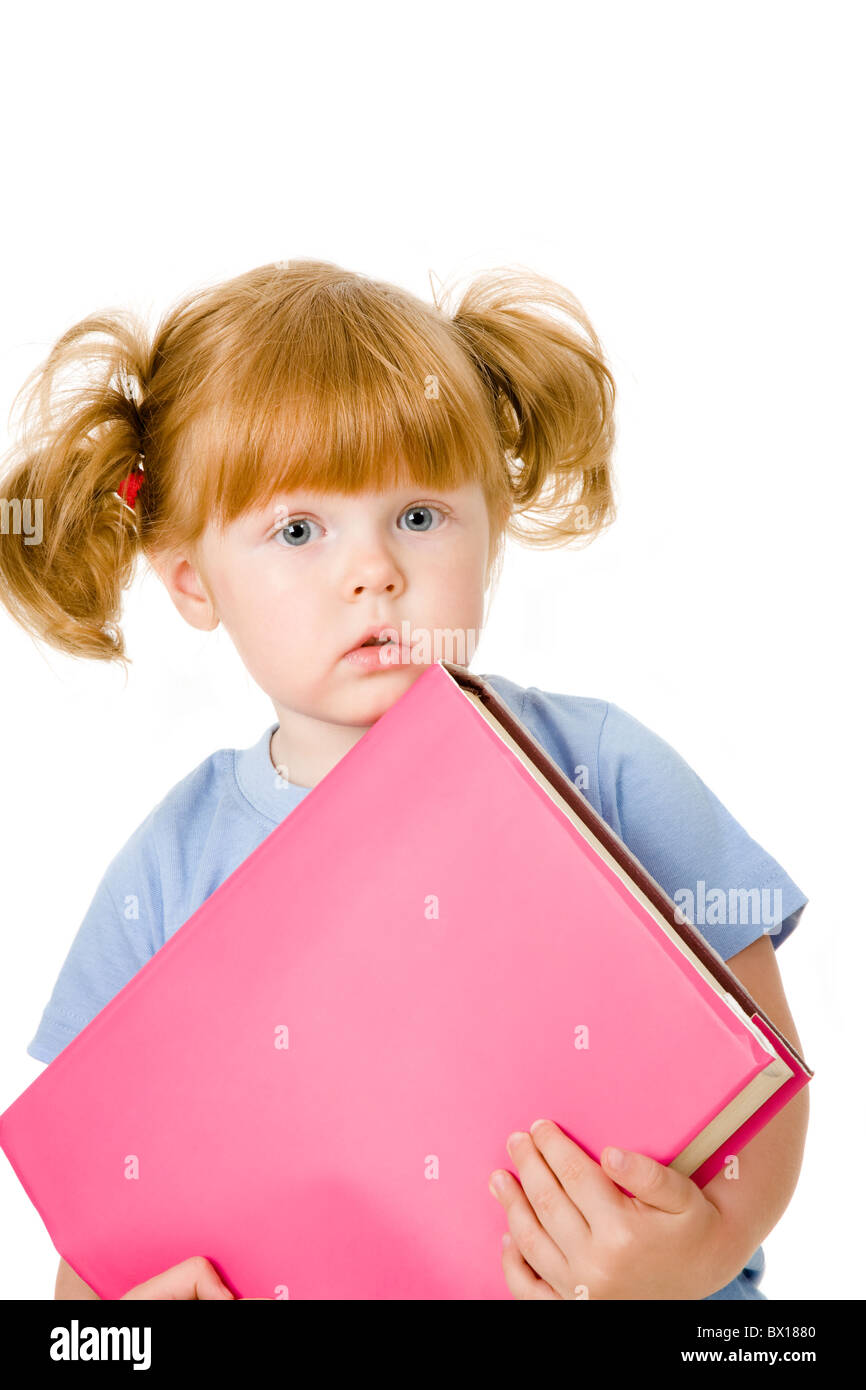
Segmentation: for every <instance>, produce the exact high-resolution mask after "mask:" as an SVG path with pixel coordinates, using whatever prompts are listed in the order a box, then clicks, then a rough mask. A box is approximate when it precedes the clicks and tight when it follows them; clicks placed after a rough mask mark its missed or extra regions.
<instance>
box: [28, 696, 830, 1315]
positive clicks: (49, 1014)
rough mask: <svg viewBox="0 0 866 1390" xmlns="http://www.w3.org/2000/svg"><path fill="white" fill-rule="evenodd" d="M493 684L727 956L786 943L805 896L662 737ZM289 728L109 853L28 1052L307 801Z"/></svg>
mask: <svg viewBox="0 0 866 1390" xmlns="http://www.w3.org/2000/svg"><path fill="white" fill-rule="evenodd" d="M484 679H485V680H487V681H489V682H490V684H491V685H492V686H493V687H494V689H495V690H496V692H497V693H498V694H499V696H500V697H501V698H502V699H503V700H504V701H505V703H506V704H507V705H508V706H509V708H510V709H511V710H512V712H513V713H514V714H515V715H516V716H517V718H518V719H519V720H520V721H521V722H522V723H523V724H525V725H526V726H527V728H528V729H529V730H530V732H531V733H532V734H534V735H535V737H536V738H537V739H538V741H539V743H541V744H542V746H543V747H544V748H545V749H546V750H547V752H548V754H549V755H550V757H551V758H553V760H554V762H555V763H556V764H557V766H558V767H559V768H560V769H561V770H562V771H563V772H564V773H565V775H566V776H567V777H568V778H570V779H571V780H572V781H573V782H574V784H575V785H576V786H577V787H579V789H580V790H581V791H582V792H583V794H584V795H585V796H586V797H588V799H589V800H590V801H591V802H592V805H593V806H594V807H595V809H596V810H597V811H598V812H599V813H600V814H601V815H602V816H603V817H604V819H605V820H606V821H607V823H608V825H610V827H611V828H612V829H613V830H614V831H615V832H616V834H617V835H618V836H619V837H620V839H621V840H623V842H624V843H625V844H626V845H627V846H628V848H629V849H630V850H631V851H632V853H633V854H634V855H635V856H636V857H637V858H638V859H639V860H640V861H641V863H642V864H643V865H644V867H645V868H646V869H647V870H648V871H649V873H650V874H651V875H652V877H653V878H654V879H655V880H656V881H657V882H658V883H659V884H660V885H661V886H662V888H664V889H665V891H666V892H667V893H668V894H669V895H670V897H671V898H673V900H674V902H675V903H676V904H677V905H678V906H679V907H680V910H681V911H682V913H683V915H684V916H685V917H687V918H688V919H689V921H691V922H693V923H694V925H695V927H696V928H697V929H698V931H700V933H701V935H702V936H703V937H704V938H705V940H706V941H708V942H709V944H710V945H711V946H712V947H713V948H714V949H715V950H716V951H718V953H719V955H720V956H721V957H722V958H723V959H724V960H727V959H729V958H730V957H731V956H734V955H736V954H737V952H738V951H742V950H743V949H744V948H745V947H746V946H748V945H749V944H750V943H751V942H752V941H755V940H757V938H758V937H759V936H761V935H762V934H764V933H766V934H768V935H769V936H770V940H771V941H772V943H773V946H774V947H775V948H778V946H779V944H780V942H782V941H784V940H785V939H786V938H787V937H788V936H789V935H790V934H791V932H792V931H793V930H794V928H795V927H796V925H797V923H798V921H799V919H800V915H801V913H802V911H803V908H804V907H805V905H806V903H807V901H808V899H807V898H806V896H805V894H804V893H803V892H802V891H801V890H800V889H799V888H798V887H797V885H796V883H794V882H793V880H792V879H790V878H789V877H788V875H787V874H786V873H785V871H784V869H782V867H781V866H780V865H779V864H778V863H777V862H776V860H775V859H773V858H772V857H771V856H770V855H769V854H768V853H767V852H766V851H765V850H764V849H762V848H761V846H760V845H758V844H757V843H756V842H755V841H754V840H753V839H751V838H750V836H749V835H747V833H746V831H745V830H744V829H743V827H742V826H741V825H740V824H739V823H738V822H737V821H736V820H735V819H734V818H733V816H732V815H731V814H730V812H729V811H727V810H726V809H725V807H724V806H723V805H722V804H721V802H720V801H719V800H718V798H717V797H716V796H715V795H714V794H713V793H712V792H711V791H710V789H709V787H707V786H705V784H704V783H703V782H702V781H701V779H700V777H698V775H697V774H696V773H695V772H694V771H693V770H692V769H691V768H690V767H689V765H688V763H686V762H685V760H684V759H683V758H682V757H680V755H679V754H678V753H677V752H676V751H675V750H674V749H673V748H672V747H671V746H670V744H668V743H666V742H665V741H664V739H662V738H660V737H659V736H658V735H657V734H654V733H652V732H651V730H649V729H648V728H646V727H645V726H644V725H643V724H641V723H640V722H639V720H637V719H635V718H634V717H633V716H632V715H630V714H627V713H626V712H625V710H622V709H620V708H619V707H618V706H617V705H615V704H613V703H611V702H610V701H607V700H595V699H590V698H587V697H583V696H578V695H560V694H552V693H550V692H548V691H543V690H538V689H536V688H535V687H534V686H530V687H529V688H527V689H524V688H523V687H521V686H518V685H515V684H514V682H513V681H510V680H507V679H506V678H505V677H504V676H495V675H487V676H485V677H484ZM278 727H279V724H278V723H274V724H270V725H269V726H268V728H267V729H266V730H265V732H264V733H263V734H262V736H261V738H260V739H258V740H257V742H256V743H254V744H253V745H252V746H251V747H249V748H244V749H237V748H220V749H218V750H217V751H216V752H215V753H212V754H211V755H210V757H208V758H205V760H204V761H203V762H201V763H199V765H198V767H195V768H193V770H192V771H191V772H190V773H188V775H187V776H186V777H184V778H183V779H182V780H181V781H180V782H178V783H177V784H176V786H174V787H172V789H171V790H170V791H169V792H168V793H167V794H166V796H164V797H163V799H162V801H160V802H159V803H158V805H157V806H155V807H154V809H153V810H152V811H151V812H150V814H149V815H148V816H147V817H146V818H145V820H144V821H142V823H141V824H140V825H139V826H138V828H137V829H136V830H134V831H133V833H132V835H131V836H130V837H129V839H128V840H127V842H126V844H125V845H124V846H123V847H122V848H121V849H120V851H119V852H118V853H117V854H116V855H115V856H114V858H113V859H112V860H111V862H110V864H109V865H108V868H107V869H106V871H105V874H104V875H103V878H102V881H101V882H100V884H99V886H98V888H97V889H96V892H95V894H94V897H93V900H92V902H91V904H90V906H89V908H88V909H87V912H86V914H85V916H84V920H83V921H82V923H81V925H80V927H79V928H78V931H77V933H76V936H75V938H74V940H73V942H72V945H71V947H70V949H69V952H68V954H67V956H66V959H65V961H64V962H63V965H62V967H61V969H60V972H59V974H58V976H57V980H56V983H55V985H54V989H53V991H52V994H51V998H50V999H49V1001H48V1003H47V1004H46V1006H45V1009H44V1011H43V1014H42V1018H41V1021H40V1023H39V1027H38V1028H37V1030H36V1033H35V1035H34V1037H33V1038H32V1040H31V1041H30V1043H29V1044H28V1046H27V1051H28V1053H29V1054H30V1056H31V1057H35V1058H36V1059H37V1061H40V1062H50V1061H52V1060H53V1059H54V1058H55V1057H56V1056H57V1054H58V1052H60V1051H62V1049H63V1048H64V1047H66V1045H67V1044H68V1043H69V1042H71V1041H72V1039H73V1038H74V1037H75V1036H76V1034H77V1033H78V1032H80V1030H81V1029H82V1028H83V1027H84V1026H85V1024H87V1023H89V1022H90V1020H91V1019H92V1018H94V1017H95V1016H96V1014H97V1013H99V1011H100V1010H101V1009H102V1008H104V1006H105V1005H106V1004H107V1003H108V1001H109V1000H110V999H112V998H113V997H114V995H115V994H117V992H118V990H120V989H122V987H123V986H124V985H125V984H126V983H127V981H129V980H130V979H131V978H132V976H133V975H134V974H135V973H136V971H138V970H139V969H140V968H141V966H142V965H144V963H145V962H146V961H147V960H148V959H149V958H150V957H151V956H152V955H153V954H154V952H156V951H158V950H159V948H160V947H161V946H163V945H164V944H165V942H166V941H167V940H168V939H169V937H170V936H172V935H173V933H174V932H176V931H177V929H178V927H180V926H182V925H183V923H184V922H186V921H187V920H188V919H189V918H190V917H191V916H192V914H193V913H194V912H195V910H196V909H197V908H198V907H199V906H200V905H201V904H202V903H203V902H204V900H205V899H206V898H207V897H209V896H210V894H211V893H213V892H214V890H215V889H216V888H218V887H219V885H220V884H221V883H222V882H223V880H224V879H226V878H228V876H229V874H231V873H232V872H233V871H234V870H235V869H236V868H237V867H238V865H239V864H241V863H242V862H243V860H244V859H246V858H247V856H248V855H249V854H251V853H252V851H253V850H254V849H255V848H256V847H257V845H259V844H260V843H261V841H262V840H264V839H265V837H266V836H267V835H269V834H270V833H271V831H272V830H273V829H274V827H275V826H276V825H278V824H279V823H280V821H282V820H283V819H284V818H285V817H286V816H287V815H288V814H289V813H290V812H291V811H293V810H294V808H295V807H296V806H297V805H298V803H299V802H300V801H301V800H303V798H304V796H306V794H307V792H308V790H309V788H307V787H299V786H296V785H294V784H293V783H291V782H287V781H285V779H284V778H283V777H282V776H281V775H280V773H279V772H278V771H277V770H276V768H275V767H274V765H273V763H272V762H271V757H270V742H271V736H272V734H273V733H274V731H275V730H276V729H277V728H278ZM763 1268H764V1257H763V1250H762V1248H761V1247H759V1249H758V1250H757V1251H756V1252H755V1254H754V1255H753V1256H752V1257H751V1259H750V1261H749V1263H748V1265H747V1266H746V1268H745V1269H744V1271H743V1274H742V1275H741V1276H739V1278H738V1280H734V1281H733V1282H732V1284H729V1285H726V1286H725V1289H724V1290H721V1291H720V1293H719V1294H715V1295H713V1297H719V1296H720V1295H721V1296H723V1297H727V1298H748V1297H753V1298H755V1297H757V1298H761V1297H763V1295H762V1294H761V1293H760V1292H759V1291H758V1290H757V1289H756V1288H755V1289H754V1292H749V1291H748V1290H750V1289H752V1288H753V1286H754V1285H755V1284H756V1282H757V1280H759V1279H760V1277H761V1275H762V1273H763ZM741 1285H742V1287H740V1286H741ZM728 1290H730V1292H728Z"/></svg>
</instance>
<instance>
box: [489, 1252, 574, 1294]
mask: <svg viewBox="0 0 866 1390" xmlns="http://www.w3.org/2000/svg"><path fill="white" fill-rule="evenodd" d="M502 1272H503V1274H504V1275H505V1282H506V1284H507V1285H508V1287H509V1289H510V1291H511V1293H513V1294H514V1297H515V1298H519V1299H542V1298H545V1299H551V1298H553V1299H556V1300H557V1301H558V1302H561V1299H560V1298H559V1295H558V1294H556V1293H554V1292H553V1289H552V1288H551V1287H550V1285H549V1284H547V1283H545V1281H544V1280H543V1279H539V1278H538V1276H537V1274H536V1273H535V1271H534V1270H533V1269H530V1267H529V1265H528V1264H527V1263H526V1261H525V1260H524V1258H523V1256H522V1255H521V1253H520V1251H519V1250H518V1248H517V1246H516V1245H515V1243H514V1240H513V1239H511V1240H510V1241H508V1242H507V1244H506V1245H505V1246H503V1250H502Z"/></svg>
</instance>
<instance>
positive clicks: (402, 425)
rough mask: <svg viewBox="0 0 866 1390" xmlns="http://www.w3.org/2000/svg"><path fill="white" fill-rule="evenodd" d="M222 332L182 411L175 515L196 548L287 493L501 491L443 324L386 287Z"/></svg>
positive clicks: (461, 365)
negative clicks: (210, 526)
mask: <svg viewBox="0 0 866 1390" xmlns="http://www.w3.org/2000/svg"><path fill="white" fill-rule="evenodd" d="M341 289H344V290H346V291H347V293H342V294H341V293H340V290H341ZM389 290H390V293H389V292H388V291H389ZM236 326H237V328H238V333H237V335H236V336H235V335H232V337H233V339H234V343H233V349H234V350H228V348H229V345H228V344H224V345H223V349H222V352H221V354H220V359H219V360H218V361H216V362H214V361H212V362H211V363H210V370H208V372H207V373H206V374H204V373H203V379H202V380H200V382H199V383H198V388H197V390H196V391H195V395H196V397H197V399H196V400H195V402H194V403H193V402H191V401H190V400H189V398H188V399H187V408H188V410H189V407H190V406H191V405H192V409H191V411H189V414H188V416H187V421H188V428H187V430H186V431H185V439H184V441H183V445H182V447H181V449H180V455H181V457H182V459H183V463H182V465H181V474H182V475H183V476H185V477H186V478H187V479H188V480H191V481H192V482H193V487H192V489H190V487H189V483H187V486H186V487H184V488H182V489H181V491H182V492H183V493H184V496H183V498H182V502H181V505H182V508H183V510H184V511H185V512H186V515H187V519H188V521H189V522H190V523H191V527H192V530H193V532H195V533H196V534H201V531H203V529H204V527H205V526H206V525H207V523H208V522H216V524H217V525H219V526H224V525H227V524H228V523H230V522H231V521H233V520H235V519H236V518H238V517H240V516H242V515H243V514H244V513H246V512H247V511H249V510H253V509H257V508H260V507H262V508H263V507H267V506H268V505H269V504H272V503H274V502H275V500H276V498H277V497H278V495H279V494H281V493H292V492H296V491H299V490H310V491H317V492H325V493H327V492H334V493H342V494H355V493H360V492H365V491H368V490H371V491H388V490H390V489H392V488H393V489H396V488H400V487H405V486H409V485H414V484H417V485H418V486H420V487H423V488H432V489H437V490H445V489H452V488H457V487H461V486H463V485H464V484H466V483H471V482H477V483H480V484H481V485H482V486H483V487H484V489H485V493H486V495H487V496H488V497H489V498H490V499H491V500H493V499H494V498H495V497H497V495H498V494H499V493H500V491H501V490H502V488H503V486H504V485H507V481H506V480H507V470H505V468H504V462H503V459H502V452H501V446H500V443H499V439H498V435H497V432H496V426H495V419H494V416H493V411H492V404H491V401H490V398H489V396H488V393H487V391H486V389H485V387H484V385H483V383H482V381H481V379H480V377H479V375H478V373H477V371H476V369H475V367H474V364H473V362H472V360H471V359H470V358H469V357H468V356H467V354H466V352H465V349H464V348H463V347H462V346H461V345H460V343H459V342H458V341H456V340H455V338H454V337H453V336H452V334H451V333H450V331H449V328H448V324H447V321H446V320H444V319H441V320H440V319H437V317H436V316H435V315H433V314H430V313H426V312H421V313H419V312H418V311H417V310H416V309H415V308H414V307H413V305H412V302H411V300H409V301H408V302H407V301H405V300H403V299H402V298H397V299H395V295H394V291H393V289H392V288H391V287H385V286H378V285H376V284H375V282H372V283H371V282H369V281H368V282H367V283H366V286H365V287H364V289H363V291H362V292H360V293H359V292H358V290H357V288H356V287H355V286H353V285H347V284H346V282H343V284H342V286H341V285H336V286H329V287H327V288H326V289H325V290H324V291H323V289H322V287H321V286H319V287H318V292H317V294H316V296H315V298H314V299H312V298H311V300H310V302H309V303H308V304H306V305H304V304H301V305H299V304H298V303H297V302H293V303H291V304H290V305H289V304H286V303H285V302H283V303H277V304H270V305H268V306H267V309H265V310H263V309H262V306H261V304H259V306H258V312H257V314H255V315H253V314H251V316H250V321H249V322H246V323H240V324H237V325H236Z"/></svg>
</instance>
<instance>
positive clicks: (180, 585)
mask: <svg viewBox="0 0 866 1390" xmlns="http://www.w3.org/2000/svg"><path fill="white" fill-rule="evenodd" d="M150 563H151V565H152V567H153V569H154V570H155V572H156V573H157V574H158V575H159V578H160V579H161V580H162V582H163V584H164V585H165V587H166V589H167V590H168V593H169V596H170V598H171V601H172V603H173V604H174V606H175V608H176V609H177V611H178V613H180V615H181V617H182V618H185V619H186V621H187V622H188V623H189V624H190V626H191V627H196V628H199V629H200V630H201V631H202V632H211V631H212V630H213V629H214V628H215V627H219V622H220V617H219V613H218V612H217V607H216V602H215V601H214V599H213V596H212V595H211V593H210V591H209V589H208V588H207V585H206V584H205V582H204V580H203V579H202V577H201V575H200V574H199V572H198V570H197V569H196V568H195V566H194V565H193V563H192V562H191V560H189V559H188V558H187V556H185V555H177V554H162V555H156V556H151V557H150Z"/></svg>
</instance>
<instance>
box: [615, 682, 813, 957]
mask: <svg viewBox="0 0 866 1390" xmlns="http://www.w3.org/2000/svg"><path fill="white" fill-rule="evenodd" d="M598 766H599V782H600V787H599V792H600V799H601V808H602V814H603V816H604V818H605V820H606V821H607V822H608V824H609V825H611V827H612V828H613V829H614V830H615V831H616V833H617V834H618V835H619V837H620V839H621V840H622V841H623V842H624V843H625V844H626V845H627V846H628V848H629V849H630V850H631V852H632V853H633V854H634V855H635V856H636V857H637V858H638V859H639V860H640V862H641V863H642V864H643V865H644V867H645V868H646V869H647V870H648V871H649V873H650V874H651V875H652V877H653V878H654V879H655V880H656V882H657V883H658V884H660V885H661V887H662V888H663V889H664V890H665V892H666V893H667V894H668V896H669V897H671V898H672V899H673V901H674V902H675V904H676V905H677V907H678V908H679V909H680V911H681V913H682V915H683V916H684V917H686V918H688V920H689V921H690V922H691V923H692V924H693V925H694V926H695V927H696V928H697V930H698V931H699V932H700V933H701V935H702V936H703V937H704V939H705V940H706V941H708V942H709V944H710V945H711V946H712V947H713V948H714V949H715V950H716V951H718V953H719V955H720V956H721V957H722V959H723V960H728V959H730V957H731V956H734V955H736V954H737V952H738V951H742V950H744V949H745V947H746V946H748V945H750V944H751V943H752V942H753V941H756V940H757V939H758V938H759V937H760V936H761V935H764V934H765V935H768V936H769V937H770V940H771V941H772V943H773V947H774V948H775V949H778V947H779V945H780V943H781V942H782V941H785V940H786V939H787V938H788V937H789V936H790V935H791V932H792V931H793V930H794V928H795V927H796V926H797V924H798V922H799V920H800V916H801V914H802V912H803V908H804V907H805V906H806V903H807V902H808V898H807V897H806V895H805V893H803V891H802V890H801V889H800V888H799V887H798V886H797V884H796V883H795V882H794V881H793V879H792V878H790V877H789V875H788V874H787V873H786V872H785V870H784V869H783V868H782V866H781V865H780V864H779V863H778V862H777V861H776V860H775V859H774V858H773V857H772V855H770V854H768V853H767V851H766V850H765V849H763V848H762V847H761V846H760V845H759V844H757V843H756V841H755V840H753V839H752V838H751V836H749V835H748V834H747V833H746V831H745V830H744V828H743V827H742V825H740V824H739V822H738V821H737V820H735V819H734V817H733V816H732V815H731V813H730V811H728V810H727V809H726V807H725V806H723V805H722V803H721V801H720V800H719V799H718V797H717V796H716V795H715V794H714V793H713V792H712V791H711V790H710V788H709V787H708V786H706V784H705V783H704V782H703V781H702V780H701V778H700V777H699V776H698V774H697V773H696V772H695V771H694V770H693V769H692V768H691V767H690V766H689V764H688V763H687V762H686V760H685V759H684V758H683V757H681V755H680V754H679V753H677V752H676V750H675V749H674V748H672V747H671V745H670V744H669V743H666V742H665V740H664V739H663V738H661V737H660V736H659V735H658V734H655V733H653V732H652V730H650V729H648V728H647V727H646V726H645V725H644V724H641V723H640V721H639V720H637V719H635V718H634V717H633V716H632V715H630V714H627V713H626V711H625V710H622V709H620V708H619V706H617V705H615V704H612V703H609V704H608V706H607V710H606V713H605V716H604V719H603V722H602V725H601V729H600V733H599V744H598Z"/></svg>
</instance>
